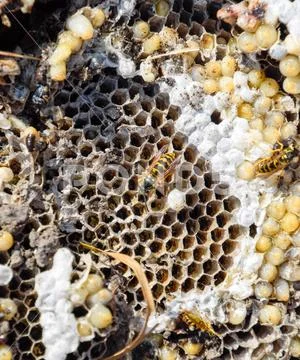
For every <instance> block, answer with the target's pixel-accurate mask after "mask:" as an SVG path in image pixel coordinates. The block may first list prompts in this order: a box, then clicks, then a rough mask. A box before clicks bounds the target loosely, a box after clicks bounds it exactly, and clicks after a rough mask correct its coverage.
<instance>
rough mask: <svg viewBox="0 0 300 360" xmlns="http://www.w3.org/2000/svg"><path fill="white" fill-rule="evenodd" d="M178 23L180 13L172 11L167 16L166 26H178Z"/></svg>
mask: <svg viewBox="0 0 300 360" xmlns="http://www.w3.org/2000/svg"><path fill="white" fill-rule="evenodd" d="M178 25H179V14H176V13H175V12H173V11H170V13H169V15H168V16H167V20H166V26H168V27H170V28H177V26H178Z"/></svg>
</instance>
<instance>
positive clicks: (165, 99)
mask: <svg viewBox="0 0 300 360" xmlns="http://www.w3.org/2000/svg"><path fill="white" fill-rule="evenodd" d="M155 102H156V107H157V109H159V110H166V109H168V107H169V105H170V100H169V94H168V93H160V94H158V95H157V96H156V99H155Z"/></svg>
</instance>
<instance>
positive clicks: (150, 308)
mask: <svg viewBox="0 0 300 360" xmlns="http://www.w3.org/2000/svg"><path fill="white" fill-rule="evenodd" d="M80 245H81V246H83V247H85V248H86V249H89V250H91V251H93V252H95V253H100V254H103V255H108V256H110V257H112V258H114V259H115V260H119V261H121V262H123V263H124V264H126V265H128V266H129V267H131V269H132V270H133V271H134V273H135V275H136V277H137V278H138V280H139V282H140V284H141V286H142V292H143V296H144V299H145V301H146V303H147V312H146V317H145V322H144V325H143V327H142V329H141V331H140V332H139V334H138V335H137V337H136V338H135V339H134V340H133V341H132V342H131V343H130V344H128V345H126V346H125V347H124V348H123V349H121V350H119V351H118V352H116V353H115V354H113V355H111V356H108V357H106V358H105V359H103V360H116V359H119V358H120V357H122V356H124V355H125V354H127V353H128V352H129V351H131V350H133V349H134V348H135V347H136V346H138V345H139V344H140V343H141V342H142V341H143V340H144V338H145V336H146V329H147V324H148V320H149V317H150V315H151V313H152V312H154V311H155V304H154V299H153V295H152V293H151V289H150V287H149V283H148V280H147V277H146V275H145V274H144V272H143V269H142V267H141V265H140V264H139V263H138V262H137V261H136V260H134V259H132V258H131V257H130V256H128V255H125V254H121V253H114V252H111V251H105V250H101V249H98V248H96V247H95V246H93V245H90V244H87V243H86V242H83V241H80Z"/></svg>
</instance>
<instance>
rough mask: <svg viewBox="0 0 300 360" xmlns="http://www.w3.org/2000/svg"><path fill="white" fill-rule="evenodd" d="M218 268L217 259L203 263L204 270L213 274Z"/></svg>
mask: <svg viewBox="0 0 300 360" xmlns="http://www.w3.org/2000/svg"><path fill="white" fill-rule="evenodd" d="M217 270H218V263H217V262H216V261H215V260H208V261H206V262H205V263H204V264H203V271H204V272H205V273H206V274H210V275H213V274H214V273H215V272H216V271H217Z"/></svg>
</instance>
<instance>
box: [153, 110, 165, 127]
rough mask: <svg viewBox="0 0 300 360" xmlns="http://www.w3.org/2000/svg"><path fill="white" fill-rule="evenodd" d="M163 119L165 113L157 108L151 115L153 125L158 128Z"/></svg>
mask: <svg viewBox="0 0 300 360" xmlns="http://www.w3.org/2000/svg"><path fill="white" fill-rule="evenodd" d="M163 121H164V116H163V114H162V113H161V112H159V111H156V110H155V111H154V112H153V113H152V115H151V125H152V126H153V127H154V128H155V129H156V128H158V127H159V126H161V125H162V123H163Z"/></svg>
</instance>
